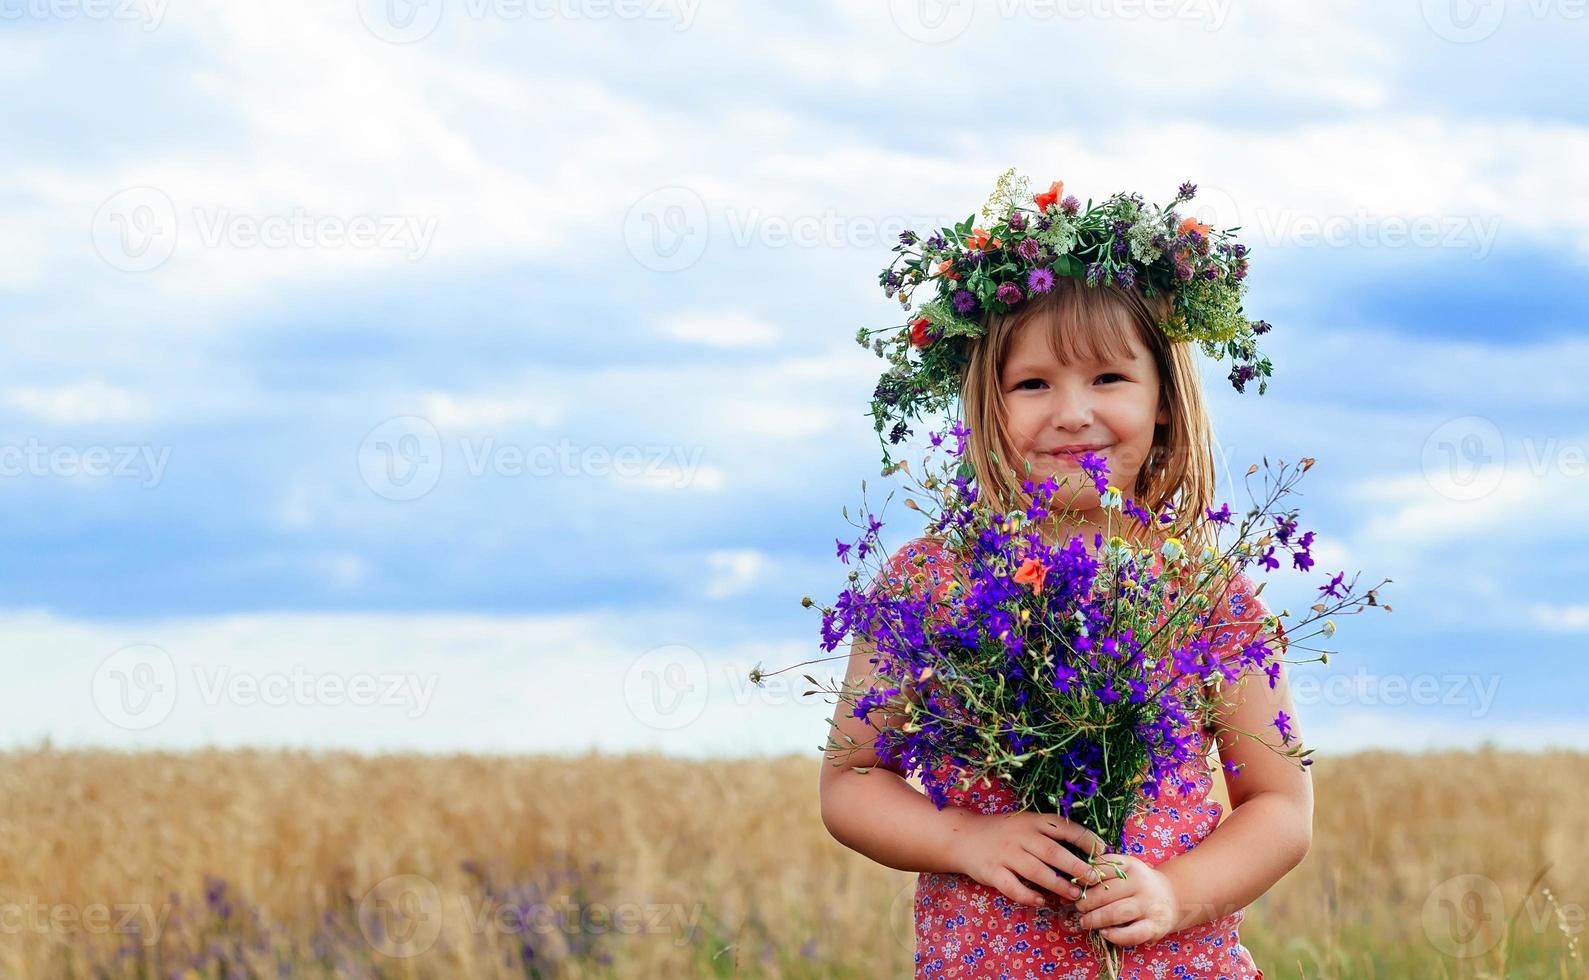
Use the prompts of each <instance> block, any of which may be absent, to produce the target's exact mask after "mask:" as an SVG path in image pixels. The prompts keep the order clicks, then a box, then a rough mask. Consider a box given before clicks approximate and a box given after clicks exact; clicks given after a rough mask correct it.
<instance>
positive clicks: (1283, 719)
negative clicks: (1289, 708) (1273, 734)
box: [1275, 711, 1294, 745]
mask: <svg viewBox="0 0 1589 980" xmlns="http://www.w3.org/2000/svg"><path fill="white" fill-rule="evenodd" d="M1293 720H1294V719H1292V717H1291V716H1290V715H1288V714H1286V713H1285V712H1284V711H1282V712H1280V713H1279V714H1277V715H1275V731H1277V732H1279V733H1280V738H1281V739H1282V740H1283V741H1284V742H1285V744H1287V745H1290V744H1291V739H1292V737H1293V736H1292V734H1291V722H1292V721H1293Z"/></svg>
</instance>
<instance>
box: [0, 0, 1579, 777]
mask: <svg viewBox="0 0 1589 980" xmlns="http://www.w3.org/2000/svg"><path fill="white" fill-rule="evenodd" d="M111 9H114V10H115V11H117V12H118V13H117V15H114V16H112V15H109V14H106V13H105V11H108V10H111ZM518 9H521V8H520V7H515V6H514V5H512V4H507V3H504V2H499V0H468V2H462V0H420V2H414V3H410V2H409V0H391V2H390V3H388V2H386V0H380V2H376V0H357V2H353V0H350V2H346V3H340V4H318V3H307V2H305V3H285V4H279V5H273V6H271V7H270V8H268V9H252V8H251V7H249V6H248V5H227V4H223V3H220V2H197V3H189V4H182V5H174V4H173V5H167V4H163V3H156V2H154V0H142V2H132V3H129V4H126V5H122V6H119V7H116V8H109V7H107V8H93V7H87V8H85V7H81V6H69V5H60V4H53V5H52V4H48V3H31V4H30V3H17V4H11V5H7V6H6V7H5V21H4V24H3V26H0V79H3V81H4V82H5V84H6V85H7V86H8V90H10V91H14V92H22V93H26V97H25V98H17V99H13V100H10V101H9V102H8V104H7V105H6V107H5V108H4V109H3V110H0V135H3V137H4V138H3V139H0V161H3V163H4V165H5V168H6V172H7V173H8V174H9V175H10V179H9V180H8V181H6V183H5V186H4V189H3V190H0V194H3V195H4V200H5V202H6V204H7V208H6V211H7V215H8V221H7V222H6V223H5V225H4V227H3V228H0V311H3V312H4V315H5V317H6V320H7V324H8V326H9V327H10V329H8V330H7V331H6V332H5V337H4V340H3V341H0V342H3V344H4V345H5V356H6V361H7V364H8V367H9V370H8V371H7V373H6V378H5V379H4V381H3V382H0V451H3V452H4V453H5V454H6V455H5V456H4V458H3V459H0V464H4V465H3V469H4V472H3V474H0V500H3V503H4V505H5V507H6V510H7V513H8V515H9V517H10V520H8V521H6V522H5V525H4V530H3V531H0V534H3V536H4V545H5V547H6V549H7V553H8V554H10V555H11V556H12V558H13V560H12V561H10V562H8V563H6V565H5V567H4V569H3V570H0V586H3V592H0V594H3V595H4V596H5V600H4V602H3V604H0V649H3V650H4V655H5V657H6V658H7V666H8V668H9V670H8V676H9V677H10V682H9V683H8V684H6V685H3V686H0V717H4V718H5V719H6V721H5V726H4V729H3V733H4V736H5V738H6V740H7V742H8V743H10V744H28V743H32V742H35V741H37V740H38V739H40V738H44V737H49V738H52V739H54V740H56V741H57V742H61V743H69V744H99V745H112V746H116V747H123V748H138V747H155V746H188V745H198V744H210V743H213V744H227V745H230V744H264V745H271V744H294V745H300V744H301V745H324V746H333V745H335V746H350V747H357V748H363V749H370V750H380V749H397V748H420V749H430V750H437V751H441V750H450V749H454V748H463V749H476V750H492V751H498V750H516V751H527V750H563V749H578V748H584V747H589V746H596V747H602V748H613V749H622V748H639V747H651V748H658V749H661V750H663V751H668V752H677V753H681V754H721V753H737V752H745V751H785V750H796V751H798V750H804V749H809V748H814V747H815V746H816V745H817V744H819V743H820V742H821V740H822V739H823V738H824V737H825V732H826V725H825V723H824V720H823V719H824V718H825V716H826V710H827V709H826V706H824V705H822V704H820V703H819V702H818V701H817V700H816V699H814V698H804V699H802V698H801V697H800V696H799V693H800V690H803V686H801V685H799V684H798V683H797V684H796V685H795V687H794V688H792V689H791V688H788V687H778V686H776V685H775V686H774V687H772V688H770V689H768V690H761V691H757V690H752V689H749V688H748V687H747V686H746V684H745V682H743V680H742V678H743V675H744V672H745V671H747V670H748V669H749V667H750V666H751V665H753V664H755V663H757V662H761V663H764V664H766V665H768V666H774V665H783V664H790V663H794V662H796V661H799V660H804V659H807V658H809V657H816V656H819V655H821V651H820V650H819V649H818V647H817V645H816V641H817V637H818V631H817V625H818V621H817V617H816V615H815V614H814V613H813V612H811V611H809V610H805V609H802V608H800V606H799V599H800V597H801V596H802V595H806V594H811V595H813V596H816V597H818V598H819V599H820V598H822V597H831V596H832V595H834V594H835V593H836V591H837V590H838V589H839V588H840V587H841V586H842V584H843V573H844V571H845V568H844V566H842V565H840V564H839V563H838V562H837V561H836V560H834V558H833V553H832V542H833V539H834V537H835V536H839V535H841V534H844V533H845V532H846V530H847V529H846V525H845V523H844V519H843V518H842V516H841V514H840V508H841V507H842V506H844V505H846V504H848V505H850V507H851V511H852V513H853V512H854V510H855V506H856V504H857V503H858V501H859V489H860V486H859V485H860V481H861V480H862V479H866V480H868V488H869V493H870V495H871V496H872V497H873V499H881V497H882V496H883V493H881V492H879V490H880V486H881V484H882V482H883V481H881V480H879V479H877V478H876V476H875V474H876V469H877V446H876V442H875V438H874V436H873V434H872V432H871V429H870V425H869V420H868V419H866V418H865V416H864V411H865V406H866V401H867V398H868V396H869V393H870V391H871V387H872V384H873V383H875V378H876V375H877V372H878V370H879V365H880V362H879V361H877V359H876V358H874V357H873V356H871V355H870V354H869V353H867V352H865V351H863V350H861V349H860V348H859V347H857V346H856V345H855V344H854V342H853V339H852V338H853V336H854V334H855V331H856V329H857V328H859V327H861V326H877V325H880V324H885V323H889V322H893V321H895V320H896V319H897V309H898V308H897V305H896V304H894V303H893V302H891V301H889V300H887V299H886V298H885V297H883V296H882V294H881V292H880V290H879V289H878V288H877V285H876V276H877V271H878V269H879V268H881V267H882V266H883V265H884V264H886V262H887V260H888V258H889V251H888V248H889V242H890V240H891V237H892V233H893V232H894V231H897V230H898V229H899V228H901V227H906V226H914V227H925V226H928V225H934V224H939V223H947V222H949V221H953V220H958V219H960V218H963V217H964V216H965V215H966V214H969V213H971V212H972V211H973V210H976V209H977V208H979V207H980V205H981V203H982V201H983V199H984V198H985V197H986V195H987V193H988V191H989V190H990V189H991V188H992V184H993V181H994V180H995V178H996V177H997V176H998V174H999V173H1000V172H1002V171H1003V170H1004V169H1005V168H1006V167H1008V166H1017V167H1019V168H1020V169H1021V171H1022V172H1023V173H1025V174H1027V175H1029V176H1030V177H1031V178H1032V179H1033V181H1034V182H1046V181H1049V180H1053V179H1062V180H1064V181H1065V182H1066V187H1067V189H1068V190H1070V191H1071V192H1073V193H1077V194H1079V195H1081V196H1083V197H1088V196H1091V197H1094V198H1101V197H1104V196H1107V195H1108V194H1110V193H1112V192H1114V191H1117V190H1122V189H1131V190H1138V191H1140V192H1142V193H1144V194H1145V195H1146V196H1148V197H1150V198H1153V199H1158V200H1164V199H1167V198H1168V197H1169V196H1171V195H1172V194H1173V193H1174V189H1175V187H1176V186H1177V185H1178V184H1179V183H1180V182H1181V181H1183V180H1188V179H1189V180H1193V181H1195V182H1196V183H1197V184H1198V185H1199V187H1200V189H1201V191H1200V195H1199V200H1198V202H1197V205H1198V206H1199V207H1203V208H1205V209H1206V214H1205V216H1206V217H1209V218H1212V219H1214V220H1215V221H1216V223H1218V224H1220V225H1221V226H1228V225H1234V224H1240V225H1241V227H1242V229H1243V231H1242V234H1241V236H1240V237H1241V238H1242V240H1243V241H1245V242H1247V243H1248V244H1249V245H1250V246H1251V247H1252V248H1253V250H1254V260H1253V276H1252V280H1251V282H1252V289H1251V291H1250V293H1249V296H1248V303H1247V306H1248V310H1249V311H1250V312H1251V313H1252V314H1253V315H1255V316H1261V317H1263V318H1264V319H1267V320H1269V321H1270V322H1271V323H1273V324H1274V325H1275V331H1274V333H1273V334H1271V338H1272V343H1270V344H1269V347H1268V349H1269V351H1270V352H1271V354H1272V356H1273V357H1274V359H1275V362H1276V365H1277V368H1276V378H1275V381H1274V384H1273V386H1272V387H1271V389H1270V391H1269V393H1268V394H1266V395H1264V396H1262V398H1261V399H1259V398H1258V397H1257V396H1256V395H1248V396H1245V397H1243V396H1237V395H1235V394H1234V393H1233V392H1230V391H1229V390H1228V388H1226V387H1225V385H1224V383H1223V381H1222V380H1221V379H1222V377H1223V374H1224V371H1223V370H1222V369H1220V368H1219V367H1218V366H1216V365H1210V366H1209V368H1208V371H1207V374H1206V378H1207V380H1208V382H1209V388H1210V391H1211V406H1212V411H1213V414H1214V422H1215V428H1216V431H1217V433H1218V435H1219V438H1220V444H1221V450H1222V453H1223V455H1224V458H1225V459H1226V460H1227V461H1228V470H1229V473H1234V474H1240V473H1241V472H1242V471H1244V470H1245V469H1246V467H1247V465H1248V464H1249V463H1251V462H1253V461H1256V460H1258V459H1259V458H1260V457H1262V456H1264V455H1268V456H1270V457H1272V458H1274V457H1278V458H1286V459H1292V460H1294V459H1296V458H1297V457H1299V456H1302V455H1310V456H1314V457H1316V458H1317V459H1318V464H1317V465H1316V466H1315V467H1314V469H1313V471H1312V472H1311V473H1310V474H1309V475H1308V477H1307V479H1306V480H1305V482H1304V485H1303V491H1304V494H1305V496H1304V497H1303V498H1302V499H1301V500H1299V501H1298V504H1299V506H1301V507H1302V508H1303V516H1304V526H1307V527H1312V528H1314V529H1316V530H1317V532H1318V537H1319V541H1320V544H1319V547H1318V548H1317V554H1318V556H1319V558H1320V563H1321V566H1328V567H1329V568H1330V569H1332V570H1346V571H1348V572H1351V571H1355V570H1358V569H1361V570H1362V572H1363V574H1364V576H1365V579H1370V580H1374V581H1377V580H1378V579H1379V578H1381V577H1386V576H1389V577H1391V578H1393V579H1395V584H1394V586H1392V587H1391V589H1390V590H1388V598H1389V601H1391V603H1392V605H1393V606H1394V607H1395V609H1396V611H1395V612H1394V613H1393V614H1391V615H1388V616H1387V615H1383V614H1379V613H1375V614H1373V615H1369V614H1365V615H1362V616H1358V617H1353V618H1349V619H1347V620H1345V621H1343V622H1342V623H1341V627H1342V628H1341V632H1340V633H1338V634H1337V637H1336V639H1337V643H1336V646H1337V648H1338V649H1339V654H1338V656H1337V657H1335V658H1333V659H1332V662H1331V664H1330V666H1329V667H1327V668H1319V667H1317V666H1313V667H1306V668H1301V669H1299V670H1298V671H1297V680H1298V683H1299V684H1313V685H1314V687H1313V688H1311V689H1307V690H1311V691H1312V692H1314V693H1312V694H1309V695H1308V698H1309V699H1310V700H1308V701H1307V702H1305V703H1303V702H1299V712H1298V714H1299V717H1300V719H1301V722H1302V730H1303V731H1304V733H1305V734H1306V735H1307V736H1308V737H1309V738H1310V740H1312V741H1314V742H1315V744H1317V745H1318V746H1319V747H1320V750H1321V751H1324V752H1329V751H1349V750H1352V749H1356V748H1361V747H1365V746H1387V747H1398V746H1399V747H1407V748H1422V747H1426V746H1434V745H1471V744H1477V743H1478V742H1480V741H1484V740H1492V741H1495V742H1497V743H1499V744H1505V745H1512V746H1518V747H1541V746H1544V745H1550V744H1557V745H1560V744H1567V745H1582V744H1583V743H1584V740H1585V736H1586V735H1589V725H1586V724H1585V722H1584V719H1583V717H1582V712H1581V709H1580V708H1579V707H1578V706H1577V703H1576V702H1577V697H1576V692H1577V690H1578V689H1579V686H1578V683H1577V682H1580V681H1583V680H1586V679H1589V677H1586V676H1585V675H1586V673H1589V672H1586V671H1585V669H1584V667H1583V666H1582V664H1583V656H1582V654H1583V652H1584V641H1585V638H1586V636H1589V603H1586V601H1585V599H1584V591H1583V589H1582V586H1581V582H1582V581H1583V572H1584V568H1585V562H1584V559H1583V555H1584V553H1585V546H1586V545H1589V519H1586V518H1585V517H1584V516H1583V515H1582V512H1581V507H1579V506H1578V505H1580V504H1581V502H1582V501H1583V500H1584V499H1585V492H1584V491H1585V489H1586V488H1589V463H1586V461H1585V450H1586V447H1589V395H1586V394H1585V388H1584V387H1583V385H1582V379H1583V377H1584V376H1585V374H1586V372H1589V331H1586V329H1585V328H1586V324H1589V300H1586V299H1585V298H1584V293H1583V290H1582V289H1581V288H1580V286H1579V284H1580V283H1581V282H1582V279H1583V274H1584V267H1585V264H1586V259H1589V235H1586V233H1585V231H1584V229H1585V228H1586V227H1589V191H1586V190H1585V189H1584V185H1583V182H1582V180H1581V165H1582V161H1583V160H1585V159H1589V119H1586V114H1589V110H1586V109H1585V107H1584V104H1583V102H1582V100H1581V99H1580V98H1577V97H1576V90H1577V89H1578V88H1581V83H1582V81H1583V77H1582V69H1581V67H1574V63H1573V62H1572V61H1571V59H1570V58H1569V55H1570V53H1572V52H1574V51H1577V50H1580V49H1581V47H1582V43H1583V41H1584V39H1585V33H1586V32H1589V21H1586V20H1585V19H1584V18H1582V17H1578V16H1577V15H1576V14H1577V11H1576V9H1575V8H1573V7H1572V6H1571V5H1565V4H1549V3H1498V2H1489V3H1471V4H1470V3H1469V2H1468V0H1451V3H1449V4H1447V3H1445V2H1443V0H1425V2H1423V3H1421V4H1418V5H1410V6H1406V7H1405V8H1404V9H1401V8H1398V9H1395V10H1392V9H1390V8H1386V7H1383V6H1376V5H1371V4H1368V3H1366V2H1355V3H1354V2H1331V3H1323V4H1313V5H1308V6H1307V8H1306V9H1291V8H1289V7H1287V8H1280V7H1278V6H1275V5H1267V6H1262V7H1260V6H1259V5H1255V4H1241V3H1222V2H1217V0H1186V2H1180V0H1178V2H1176V3H1136V4H1132V3H1124V2H1102V0H1099V2H1088V3H1079V2H1078V3H1071V4H1064V3H1040V2H1036V0H1023V2H1013V0H983V2H977V3H971V2H970V0H932V2H917V0H893V2H888V3H882V2H876V0H867V2H862V0H854V2H842V3H839V2H835V3H818V4H810V5H803V6H801V7H798V8H787V7H777V6H774V5H772V4H747V3H733V2H717V3H706V2H702V3H699V4H693V3H692V4H682V3H671V4H669V3H659V4H654V5H653V4H645V5H631V6H625V5H621V4H620V5H611V4H608V5H601V4H596V3H578V2H567V3H562V4H559V5H556V6H553V5H552V4H541V5H531V7H530V9H533V10H537V11H541V12H547V16H544V17H534V18H525V17H515V16H514V11H515V10H518ZM96 10H97V11H99V13H94V12H93V11H96ZM619 10H628V11H635V12H638V13H639V14H641V16H625V15H621V14H617V13H613V11H619ZM1055 11H1059V13H1055ZM956 24H959V25H961V26H960V27H959V28H958V29H955V27H954V25H956ZM934 25H937V26H934ZM944 25H948V29H947V30H948V33H947V34H944V31H945V30H946V29H945V27H944ZM934 31H937V32H938V34H933V32H934ZM275 233H280V237H279V238H275V237H272V235H273V234H275ZM1222 490H1223V496H1224V497H1225V498H1226V499H1230V500H1232V501H1233V503H1240V502H1243V501H1244V498H1242V497H1241V496H1240V493H1241V491H1240V488H1239V486H1233V485H1231V484H1229V483H1227V484H1226V485H1225V486H1223V487H1222ZM906 513H907V512H905V511H904V510H902V509H899V508H897V507H896V508H894V509H892V510H891V511H890V512H889V513H888V514H887V515H885V519H886V520H887V521H888V522H889V523H888V528H889V532H888V533H887V534H885V537H886V538H887V539H888V540H890V541H892V542H894V543H899V542H902V541H903V540H905V539H906V538H907V537H909V536H910V534H911V533H912V529H911V527H910V526H909V522H908V521H906V520H905V515H906ZM1314 584H1315V583H1313V582H1312V581H1311V580H1310V579H1308V578H1307V577H1305V576H1297V575H1290V576H1287V575H1277V576H1275V577H1274V580H1273V583H1272V584H1271V585H1270V587H1269V591H1268V592H1266V597H1274V598H1275V600H1276V602H1284V601H1286V600H1288V599H1289V600H1290V601H1293V602H1295V603H1297V604H1300V603H1301V598H1302V597H1303V596H1305V595H1306V594H1307V593H1308V592H1309V591H1311V589H1312V587H1313V585H1314ZM801 672H803V671H801ZM294 685H296V686H294ZM1398 685H1402V687H1404V688H1407V689H1409V690H1413V689H1417V688H1419V687H1420V686H1421V687H1422V689H1423V690H1424V691H1425V692H1427V691H1428V690H1430V689H1431V688H1433V689H1438V690H1439V691H1440V692H1442V693H1439V694H1438V695H1435V696H1428V695H1427V694H1424V695H1413V694H1410V693H1407V692H1406V691H1403V693H1401V694H1398V693H1397V692H1398V690H1401V689H1402V688H1399V687H1398ZM354 688H357V689H359V690H360V691H361V692H363V693H361V694H360V695H359V696H357V697H355V696H353V695H352V694H350V693H349V691H350V690H352V689H354ZM374 690H380V691H387V692H389V695H390V696H377V695H374V694H370V693H369V692H370V691H374ZM261 691H275V692H278V693H280V692H289V693H287V694H282V695H281V696H274V695H272V696H265V695H262V694H261V693H260V692H261ZM426 691H428V692H429V693H428V694H427V693H424V692H426ZM305 692H307V693H305Z"/></svg>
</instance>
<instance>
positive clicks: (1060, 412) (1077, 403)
mask: <svg viewBox="0 0 1589 980" xmlns="http://www.w3.org/2000/svg"><path fill="white" fill-rule="evenodd" d="M1049 421H1050V423H1051V424H1052V425H1053V426H1054V428H1056V429H1084V428H1086V427H1087V426H1089V425H1091V424H1092V399H1091V398H1089V397H1087V395H1086V394H1085V393H1083V392H1080V391H1076V390H1073V389H1071V388H1069V387H1067V386H1064V385H1061V386H1059V387H1057V388H1054V389H1053V391H1052V393H1051V394H1050V396H1049Z"/></svg>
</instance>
